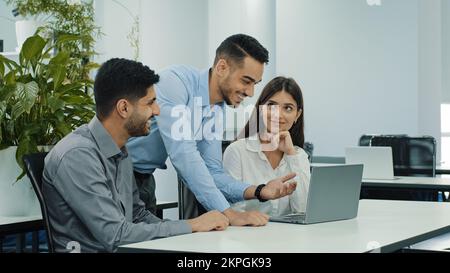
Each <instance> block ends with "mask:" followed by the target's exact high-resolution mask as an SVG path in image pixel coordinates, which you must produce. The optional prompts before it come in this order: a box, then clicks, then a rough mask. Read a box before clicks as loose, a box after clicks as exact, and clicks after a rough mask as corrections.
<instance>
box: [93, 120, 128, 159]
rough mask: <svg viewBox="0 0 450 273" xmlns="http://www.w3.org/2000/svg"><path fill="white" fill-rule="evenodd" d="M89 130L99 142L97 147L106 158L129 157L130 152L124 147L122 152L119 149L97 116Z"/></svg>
mask: <svg viewBox="0 0 450 273" xmlns="http://www.w3.org/2000/svg"><path fill="white" fill-rule="evenodd" d="M88 127H89V130H90V131H91V133H92V136H93V137H94V139H95V142H97V146H98V147H99V149H100V151H101V152H102V154H103V155H104V156H105V157H106V158H110V157H122V158H125V157H127V156H128V151H127V149H126V147H125V146H124V147H123V148H122V150H120V149H119V147H117V144H116V143H115V142H114V140H113V138H112V137H111V135H110V134H109V132H108V131H106V129H105V127H104V126H103V124H102V123H101V122H100V120H98V118H97V116H95V117H94V118H93V119H92V120H91V122H90V123H89V125H88Z"/></svg>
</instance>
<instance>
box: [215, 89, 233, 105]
mask: <svg viewBox="0 0 450 273" xmlns="http://www.w3.org/2000/svg"><path fill="white" fill-rule="evenodd" d="M219 90H220V93H221V94H222V97H223V100H224V101H225V103H226V104H227V105H228V106H233V107H234V105H233V103H232V102H231V100H230V95H231V94H232V93H233V92H232V91H231V88H229V86H228V83H225V84H223V86H220V85H219Z"/></svg>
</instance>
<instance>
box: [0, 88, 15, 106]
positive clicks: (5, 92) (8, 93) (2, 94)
mask: <svg viewBox="0 0 450 273" xmlns="http://www.w3.org/2000/svg"><path fill="white" fill-rule="evenodd" d="M15 91H16V88H15V87H14V86H11V85H6V86H3V87H2V88H0V101H1V102H7V101H9V100H10V99H11V97H12V96H13V95H14V92H15Z"/></svg>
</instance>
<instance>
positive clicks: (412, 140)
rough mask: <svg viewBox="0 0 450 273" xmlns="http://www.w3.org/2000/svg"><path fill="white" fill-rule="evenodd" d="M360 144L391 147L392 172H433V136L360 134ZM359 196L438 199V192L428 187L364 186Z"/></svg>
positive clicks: (427, 174)
mask: <svg viewBox="0 0 450 273" xmlns="http://www.w3.org/2000/svg"><path fill="white" fill-rule="evenodd" d="M359 144H360V146H383V147H391V148H392V156H393V161H394V162H393V163H394V175H395V176H425V177H435V176H436V140H435V139H434V138H433V137H430V136H422V137H410V136H408V135H363V136H362V137H361V138H360V140H359ZM362 198H366V199H388V200H413V201H437V198H438V193H437V192H435V191H430V190H420V191H419V190H400V189H398V190H389V189H383V190H380V189H370V188H368V189H365V190H363V191H362Z"/></svg>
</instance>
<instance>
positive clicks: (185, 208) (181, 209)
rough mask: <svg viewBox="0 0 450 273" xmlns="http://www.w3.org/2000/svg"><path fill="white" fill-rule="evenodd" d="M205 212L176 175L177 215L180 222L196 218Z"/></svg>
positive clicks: (181, 179)
mask: <svg viewBox="0 0 450 273" xmlns="http://www.w3.org/2000/svg"><path fill="white" fill-rule="evenodd" d="M206 212H207V210H206V209H205V208H204V207H203V206H202V205H201V204H200V202H198V200H197V198H196V197H195V195H194V194H193V193H192V191H191V190H190V189H189V188H188V187H187V186H186V182H184V180H183V178H182V177H181V176H180V175H178V214H179V218H180V220H188V219H192V218H195V217H198V216H200V215H202V214H204V213H206Z"/></svg>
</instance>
